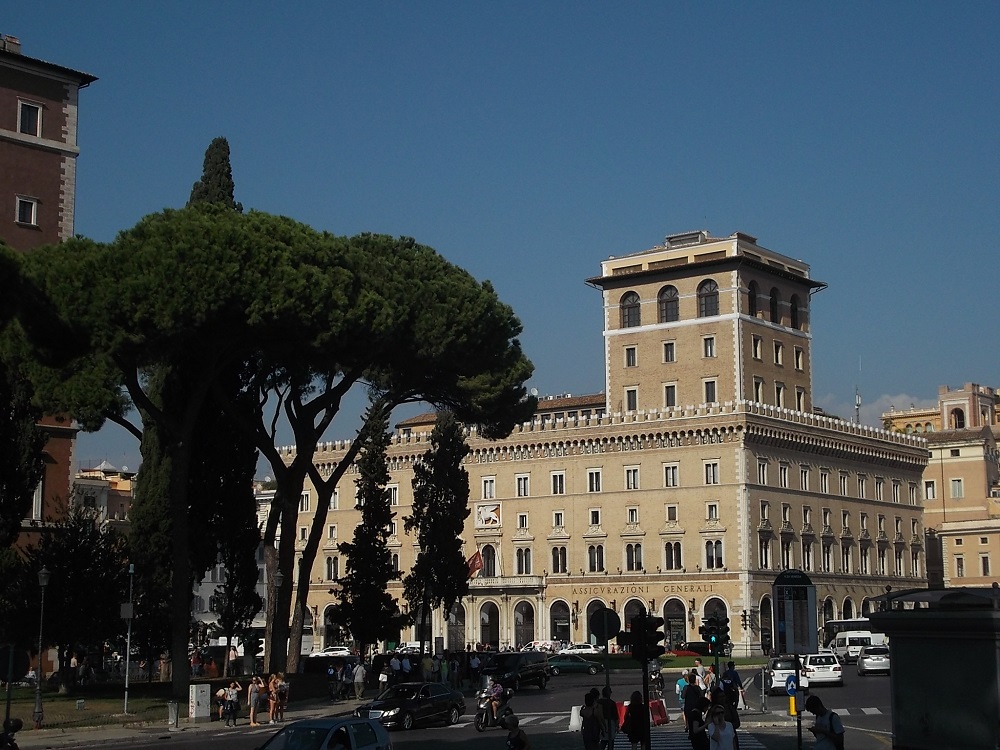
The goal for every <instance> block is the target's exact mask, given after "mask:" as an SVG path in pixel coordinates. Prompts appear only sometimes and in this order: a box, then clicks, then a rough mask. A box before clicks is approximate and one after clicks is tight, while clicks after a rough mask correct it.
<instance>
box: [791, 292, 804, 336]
mask: <svg viewBox="0 0 1000 750" xmlns="http://www.w3.org/2000/svg"><path fill="white" fill-rule="evenodd" d="M789 305H790V308H789V311H788V312H789V313H790V314H791V316H792V328H794V329H796V330H799V329H801V328H802V318H801V312H800V310H801V307H802V304H801V303H800V302H799V295H797V294H793V295H792V299H791V301H790V302H789Z"/></svg>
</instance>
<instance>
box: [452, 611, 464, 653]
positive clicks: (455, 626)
mask: <svg viewBox="0 0 1000 750" xmlns="http://www.w3.org/2000/svg"><path fill="white" fill-rule="evenodd" d="M448 649H449V650H450V651H464V650H465V607H463V606H462V605H461V604H458V603H456V604H453V605H452V607H451V612H450V613H449V614H448Z"/></svg>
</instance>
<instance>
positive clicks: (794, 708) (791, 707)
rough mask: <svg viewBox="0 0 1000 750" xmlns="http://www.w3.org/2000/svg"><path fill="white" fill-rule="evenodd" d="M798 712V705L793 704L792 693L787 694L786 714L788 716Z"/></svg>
mask: <svg viewBox="0 0 1000 750" xmlns="http://www.w3.org/2000/svg"><path fill="white" fill-rule="evenodd" d="M798 713H799V712H798V707H797V706H796V705H795V696H794V695H789V696H788V715H789V716H797V715H798Z"/></svg>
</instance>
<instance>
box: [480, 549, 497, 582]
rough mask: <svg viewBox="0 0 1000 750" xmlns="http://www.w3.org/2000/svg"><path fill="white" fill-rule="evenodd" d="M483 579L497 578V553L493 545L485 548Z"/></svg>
mask: <svg viewBox="0 0 1000 750" xmlns="http://www.w3.org/2000/svg"><path fill="white" fill-rule="evenodd" d="M482 575H483V578H496V575H497V552H496V550H495V549H493V545H492V544H487V545H486V546H485V547H483V573H482Z"/></svg>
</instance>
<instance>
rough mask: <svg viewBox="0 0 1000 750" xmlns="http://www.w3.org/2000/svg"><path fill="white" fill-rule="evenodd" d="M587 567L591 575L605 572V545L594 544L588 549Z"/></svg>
mask: <svg viewBox="0 0 1000 750" xmlns="http://www.w3.org/2000/svg"><path fill="white" fill-rule="evenodd" d="M587 566H588V570H590V572H591V573H600V572H601V571H603V570H604V545H603V544H592V545H590V546H589V547H588V548H587Z"/></svg>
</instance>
